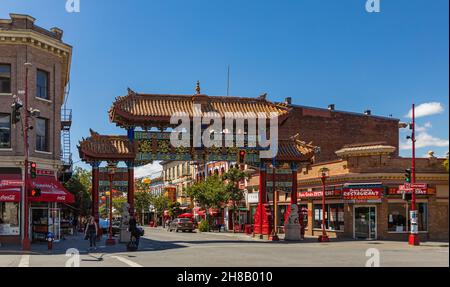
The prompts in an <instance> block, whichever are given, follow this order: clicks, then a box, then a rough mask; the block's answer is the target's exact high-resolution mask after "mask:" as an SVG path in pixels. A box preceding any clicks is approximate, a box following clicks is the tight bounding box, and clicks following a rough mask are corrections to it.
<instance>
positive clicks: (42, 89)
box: [36, 70, 50, 100]
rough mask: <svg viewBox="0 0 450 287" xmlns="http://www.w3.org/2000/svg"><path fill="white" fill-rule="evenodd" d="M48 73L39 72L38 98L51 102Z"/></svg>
mask: <svg viewBox="0 0 450 287" xmlns="http://www.w3.org/2000/svg"><path fill="white" fill-rule="evenodd" d="M48 79H49V76H48V73H47V72H46V71H42V70H37V79H36V97H38V98H41V99H45V100H49V99H50V97H49V84H48Z"/></svg>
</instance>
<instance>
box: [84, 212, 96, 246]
mask: <svg viewBox="0 0 450 287" xmlns="http://www.w3.org/2000/svg"><path fill="white" fill-rule="evenodd" d="M97 234H98V226H97V222H95V218H94V217H91V219H90V221H89V223H88V224H87V225H86V229H85V230H84V238H85V239H89V247H90V248H92V247H94V249H97V245H96V240H97Z"/></svg>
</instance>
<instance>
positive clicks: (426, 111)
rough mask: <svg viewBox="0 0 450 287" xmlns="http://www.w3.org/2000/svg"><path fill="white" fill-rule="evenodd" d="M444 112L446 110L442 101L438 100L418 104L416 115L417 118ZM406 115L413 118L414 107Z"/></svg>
mask: <svg viewBox="0 0 450 287" xmlns="http://www.w3.org/2000/svg"><path fill="white" fill-rule="evenodd" d="M442 112H444V107H443V106H442V104H441V103H438V102H431V103H424V104H420V105H418V106H416V109H415V114H416V115H415V116H416V118H420V117H426V116H431V115H435V114H440V113H442ZM405 117H407V118H412V109H411V110H410V111H409V113H408V114H407V115H406V116H405Z"/></svg>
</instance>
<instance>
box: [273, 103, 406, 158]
mask: <svg viewBox="0 0 450 287" xmlns="http://www.w3.org/2000/svg"><path fill="white" fill-rule="evenodd" d="M288 106H289V107H291V108H292V111H291V112H290V113H289V117H288V119H287V120H286V121H285V122H284V123H283V124H282V125H281V126H280V129H279V138H289V137H291V136H294V135H296V134H299V135H300V138H301V139H302V140H303V141H305V142H312V144H313V145H315V146H318V147H320V150H321V152H320V153H319V154H318V155H316V158H315V161H316V162H321V161H328V160H334V159H337V156H336V154H335V151H337V150H338V149H340V148H342V147H343V146H344V145H347V144H353V143H370V142H379V141H384V142H386V143H387V144H388V145H390V146H393V147H395V148H396V151H395V155H398V150H399V149H398V148H399V128H398V124H399V120H398V119H394V118H388V117H380V116H375V115H372V114H371V112H370V111H366V112H365V113H360V114H359V113H352V112H345V111H337V110H335V109H334V107H333V106H331V107H330V108H329V109H322V108H313V107H304V106H296V105H288Z"/></svg>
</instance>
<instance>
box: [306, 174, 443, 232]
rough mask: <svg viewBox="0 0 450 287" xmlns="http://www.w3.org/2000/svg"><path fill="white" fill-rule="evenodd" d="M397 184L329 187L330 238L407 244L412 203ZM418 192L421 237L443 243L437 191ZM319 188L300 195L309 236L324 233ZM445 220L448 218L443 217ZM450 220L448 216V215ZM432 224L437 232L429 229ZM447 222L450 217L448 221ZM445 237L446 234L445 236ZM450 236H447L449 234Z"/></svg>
mask: <svg viewBox="0 0 450 287" xmlns="http://www.w3.org/2000/svg"><path fill="white" fill-rule="evenodd" d="M398 186H399V185H398V184H391V183H390V184H383V183H344V184H342V185H335V186H328V187H327V189H326V192H325V196H326V200H325V202H326V204H325V229H326V231H327V234H328V236H329V237H331V238H346V239H350V238H352V239H360V240H406V239H407V237H408V234H409V233H410V227H409V226H410V224H411V222H410V220H409V211H410V210H411V202H410V201H406V200H404V199H403V198H402V193H401V191H399V189H398ZM423 186H424V188H423V189H420V190H416V198H417V200H416V202H417V203H416V206H417V209H418V226H419V234H420V236H421V237H422V238H423V240H433V239H434V240H440V239H442V238H440V237H439V230H440V228H445V226H440V224H441V223H440V220H441V219H440V218H434V217H431V215H430V209H434V212H431V213H432V214H433V215H434V216H439V215H440V210H439V209H441V210H442V211H445V210H447V211H448V205H447V208H446V209H444V208H443V207H445V206H443V205H441V206H439V204H438V203H437V201H439V200H438V199H437V198H436V187H434V186H433V185H429V184H423ZM319 189H320V187H315V188H308V189H307V190H305V189H303V190H300V192H299V199H300V201H299V206H300V208H301V209H302V210H307V212H305V213H304V214H305V215H306V214H307V216H304V218H303V220H304V222H305V226H306V227H307V228H306V235H310V236H318V235H320V234H321V233H322V214H323V213H322V192H321V191H319ZM444 216H445V215H444ZM447 216H448V215H447ZM430 222H433V223H434V227H435V228H434V230H431V231H430V229H429V227H430ZM447 222H448V217H447ZM443 235H444V236H445V234H443ZM447 236H448V233H447Z"/></svg>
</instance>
